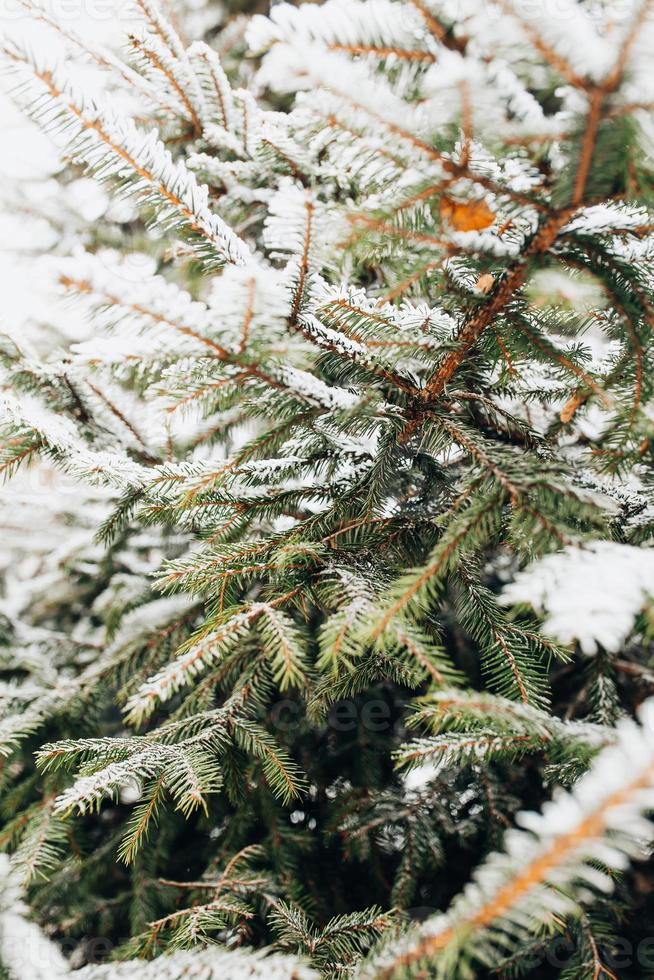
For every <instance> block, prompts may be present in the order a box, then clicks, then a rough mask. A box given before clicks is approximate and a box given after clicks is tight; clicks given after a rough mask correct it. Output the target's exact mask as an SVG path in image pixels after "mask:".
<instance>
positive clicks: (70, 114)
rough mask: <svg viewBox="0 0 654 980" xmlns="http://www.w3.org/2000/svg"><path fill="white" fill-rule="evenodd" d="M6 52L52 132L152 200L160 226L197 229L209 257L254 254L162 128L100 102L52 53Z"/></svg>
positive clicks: (194, 234)
mask: <svg viewBox="0 0 654 980" xmlns="http://www.w3.org/2000/svg"><path fill="white" fill-rule="evenodd" d="M3 54H4V58H5V61H7V63H8V64H9V66H10V68H12V69H13V71H14V72H15V74H16V76H17V82H18V93H19V99H20V101H21V103H26V104H27V108H28V111H29V112H30V113H31V115H32V116H33V117H34V119H35V120H36V121H37V122H39V123H40V124H41V125H42V126H43V128H44V129H45V130H46V131H47V132H49V133H51V134H52V135H59V136H63V137H64V138H65V143H66V146H67V149H68V152H72V153H74V154H75V155H76V156H77V157H78V158H80V159H81V160H82V161H83V162H84V163H85V165H86V167H87V168H88V169H89V170H90V171H91V172H92V173H93V174H94V175H95V176H96V177H98V178H99V179H101V180H105V179H108V178H113V179H114V180H116V181H117V182H118V183H119V184H120V185H121V186H122V188H123V189H124V191H125V192H128V193H130V194H132V195H134V196H135V197H136V198H137V199H138V200H139V202H140V203H142V204H149V205H150V206H151V207H153V208H154V210H155V213H156V215H157V221H158V223H159V224H160V225H162V226H164V227H166V228H168V229H169V230H175V229H176V230H178V231H179V232H180V233H181V232H183V231H185V232H186V233H188V234H190V236H191V238H192V240H193V242H194V244H195V245H196V247H197V248H198V250H199V251H200V253H201V254H203V255H204V256H205V257H206V258H207V260H209V261H212V262H213V263H224V262H231V263H235V264H243V263H246V262H248V261H249V260H250V250H249V248H248V246H247V245H246V244H245V243H244V242H243V241H242V240H241V239H240V238H239V237H238V236H237V235H236V234H235V233H234V232H233V231H232V230H231V228H229V227H228V225H227V224H225V222H224V221H223V220H222V219H221V218H219V217H218V216H217V215H215V214H214V213H213V212H212V211H211V210H210V208H209V204H208V191H207V188H206V187H205V186H204V185H201V184H198V183H197V181H196V179H195V176H194V175H193V174H192V173H190V172H189V171H188V170H187V169H186V167H185V165H184V164H183V163H182V162H181V161H174V160H173V158H172V156H171V154H170V152H169V151H168V150H167V149H166V148H165V146H164V145H163V143H161V141H160V140H159V139H158V138H157V134H156V132H154V131H152V132H150V133H147V134H143V133H141V132H139V130H138V129H137V127H136V126H135V124H134V122H133V121H132V120H131V119H129V118H124V117H121V116H118V115H117V114H116V113H115V112H114V111H113V110H112V109H110V108H109V107H101V106H100V105H99V104H98V103H97V102H96V101H95V100H94V99H92V98H90V97H89V96H87V95H85V94H84V93H83V92H82V91H81V90H80V89H79V88H78V87H77V86H76V85H75V84H74V82H73V81H72V79H71V78H70V77H69V75H68V74H67V72H66V71H65V70H64V68H63V66H62V65H61V64H57V63H52V61H51V59H50V58H49V57H48V55H47V54H46V53H45V52H42V51H34V50H32V49H31V48H28V47H21V46H19V45H18V44H16V43H14V42H8V43H6V44H5V46H4V48H3Z"/></svg>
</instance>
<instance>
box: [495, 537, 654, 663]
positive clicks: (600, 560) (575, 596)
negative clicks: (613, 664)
mask: <svg viewBox="0 0 654 980" xmlns="http://www.w3.org/2000/svg"><path fill="white" fill-rule="evenodd" d="M653 594H654V551H651V550H649V549H647V548H635V547H633V546H632V545H627V544H619V543H617V542H613V541H596V542H593V543H591V544H589V545H587V546H586V547H584V548H574V547H570V548H566V549H565V551H562V552H560V553H559V554H554V555H547V556H546V557H545V558H541V559H540V561H537V562H535V563H534V564H533V565H530V566H529V567H528V568H526V569H525V570H524V571H523V572H520V573H519V574H518V575H517V577H516V579H515V581H514V582H512V583H510V584H509V585H507V586H506V587H505V589H504V592H503V596H502V599H503V602H504V603H505V604H506V605H514V604H524V605H530V606H533V608H534V609H535V610H536V611H537V612H539V613H541V614H542V615H543V616H544V617H545V619H544V622H543V629H544V631H545V632H546V633H549V634H550V635H551V636H553V637H556V639H557V640H559V641H560V642H561V643H573V642H574V641H577V642H578V643H579V645H580V647H581V649H582V650H583V652H584V653H586V654H589V655H592V654H595V653H597V649H598V646H602V647H604V649H606V650H609V651H610V652H612V653H617V652H618V651H619V650H620V648H621V647H622V645H623V644H624V642H625V640H626V639H627V637H628V636H629V634H630V632H631V630H632V629H633V627H634V623H635V620H636V617H637V616H638V614H639V613H640V612H641V610H642V609H643V607H644V606H645V605H646V603H647V601H648V599H649V598H650V597H651V596H652V595H653Z"/></svg>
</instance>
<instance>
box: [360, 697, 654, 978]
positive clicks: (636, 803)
mask: <svg viewBox="0 0 654 980" xmlns="http://www.w3.org/2000/svg"><path fill="white" fill-rule="evenodd" d="M639 718H640V722H641V723H640V725H639V724H637V723H636V722H634V721H632V720H630V719H629V720H627V719H625V720H623V721H621V722H620V723H619V725H618V727H617V731H616V743H615V744H614V745H611V746H609V747H608V748H606V749H604V750H603V751H602V752H601V753H600V754H599V756H598V757H597V759H596V761H595V763H594V764H593V767H592V769H591V770H590V772H588V773H587V774H586V775H585V776H584V777H582V779H581V780H580V781H579V783H578V784H577V786H576V787H575V789H574V790H573V791H572V792H569V793H568V792H563V791H559V792H558V793H557V794H555V796H554V799H553V800H552V801H551V802H549V803H546V804H545V806H544V807H543V810H542V812H541V813H536V812H523V813H521V814H520V815H519V817H518V821H519V829H513V830H509V831H508V832H507V834H506V837H505V850H504V851H502V852H495V853H493V854H491V855H490V857H489V858H487V859H486V861H485V862H484V863H483V864H482V865H481V866H480V868H479V870H478V871H477V873H476V874H475V876H474V879H473V880H472V882H471V883H470V884H469V885H468V886H467V887H466V888H465V890H464V891H463V892H462V893H461V894H460V895H459V897H458V898H456V899H455V900H454V902H453V903H452V905H451V907H450V909H449V910H448V911H447V912H446V913H444V914H441V915H436V916H434V917H432V918H430V919H427V921H426V922H425V923H424V925H423V926H421V927H420V928H419V929H417V930H414V931H413V932H411V933H409V934H408V935H407V936H405V937H404V938H402V939H400V940H399V941H395V942H392V943H390V944H389V945H388V946H387V947H386V948H382V950H381V951H380V952H379V953H378V954H377V955H376V956H373V957H372V958H371V960H370V962H369V963H368V964H367V965H366V966H365V967H364V968H363V969H362V970H361V974H360V976H361V978H362V980H363V978H373V977H374V978H376V980H390V978H396V977H397V978H399V977H404V976H407V975H409V971H413V970H416V969H418V968H419V967H422V968H423V969H424V968H425V967H426V965H427V964H431V963H434V962H436V961H438V960H439V958H440V957H441V956H442V957H445V958H447V957H448V954H450V956H449V959H448V966H449V972H448V973H447V976H460V975H461V973H456V972H454V971H456V970H457V965H456V964H457V963H458V964H459V967H458V969H461V970H464V969H465V968H464V967H463V966H462V962H461V961H462V959H465V960H468V961H470V960H476V961H477V962H481V963H483V964H484V965H485V966H488V967H491V968H492V967H493V966H496V965H497V963H498V962H499V961H501V959H502V955H503V953H504V949H505V943H506V942H509V943H510V944H511V945H515V944H516V943H517V942H518V941H519V938H520V937H521V936H525V937H526V936H527V935H529V933H530V932H531V931H532V930H534V929H535V928H537V927H538V926H539V925H542V924H545V923H546V922H548V921H551V918H552V916H556V917H562V916H565V915H568V914H569V913H574V912H575V911H576V910H577V909H578V903H579V902H588V901H592V897H593V895H594V894H597V893H598V892H599V893H600V894H601V893H605V892H608V891H610V890H611V889H612V887H613V880H612V875H611V870H613V869H615V870H622V869H623V868H624V867H625V866H626V864H627V862H628V861H629V859H631V858H634V859H635V858H639V857H644V856H645V854H644V851H645V844H644V842H645V841H647V840H650V839H651V836H652V823H651V821H650V819H649V818H647V817H646V814H647V813H648V811H649V812H651V810H652V808H653V807H654V700H652V699H650V700H649V701H647V702H645V703H644V705H643V706H642V707H641V709H640V713H639ZM509 937H510V940H509ZM410 975H414V974H413V972H411V974H410ZM439 975H440V974H439Z"/></svg>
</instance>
